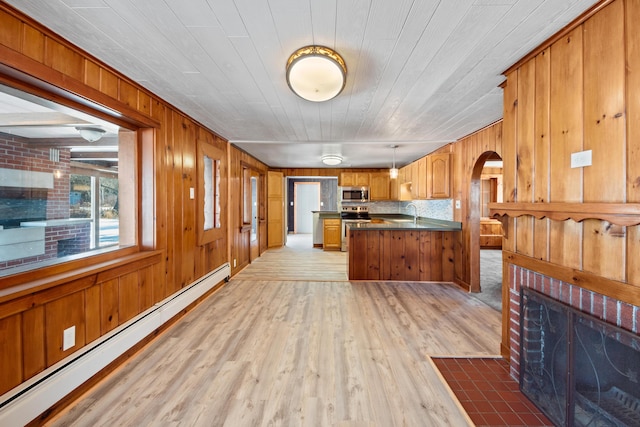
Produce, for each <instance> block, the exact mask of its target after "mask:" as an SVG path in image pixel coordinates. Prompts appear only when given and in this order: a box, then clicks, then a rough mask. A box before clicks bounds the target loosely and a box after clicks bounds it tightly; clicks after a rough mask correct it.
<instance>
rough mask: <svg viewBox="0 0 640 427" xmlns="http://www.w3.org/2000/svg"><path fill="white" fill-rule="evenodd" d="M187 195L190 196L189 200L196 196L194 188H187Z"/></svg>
mask: <svg viewBox="0 0 640 427" xmlns="http://www.w3.org/2000/svg"><path fill="white" fill-rule="evenodd" d="M189 197H190V198H191V200H193V199H195V198H196V189H195V188H193V187H190V188H189Z"/></svg>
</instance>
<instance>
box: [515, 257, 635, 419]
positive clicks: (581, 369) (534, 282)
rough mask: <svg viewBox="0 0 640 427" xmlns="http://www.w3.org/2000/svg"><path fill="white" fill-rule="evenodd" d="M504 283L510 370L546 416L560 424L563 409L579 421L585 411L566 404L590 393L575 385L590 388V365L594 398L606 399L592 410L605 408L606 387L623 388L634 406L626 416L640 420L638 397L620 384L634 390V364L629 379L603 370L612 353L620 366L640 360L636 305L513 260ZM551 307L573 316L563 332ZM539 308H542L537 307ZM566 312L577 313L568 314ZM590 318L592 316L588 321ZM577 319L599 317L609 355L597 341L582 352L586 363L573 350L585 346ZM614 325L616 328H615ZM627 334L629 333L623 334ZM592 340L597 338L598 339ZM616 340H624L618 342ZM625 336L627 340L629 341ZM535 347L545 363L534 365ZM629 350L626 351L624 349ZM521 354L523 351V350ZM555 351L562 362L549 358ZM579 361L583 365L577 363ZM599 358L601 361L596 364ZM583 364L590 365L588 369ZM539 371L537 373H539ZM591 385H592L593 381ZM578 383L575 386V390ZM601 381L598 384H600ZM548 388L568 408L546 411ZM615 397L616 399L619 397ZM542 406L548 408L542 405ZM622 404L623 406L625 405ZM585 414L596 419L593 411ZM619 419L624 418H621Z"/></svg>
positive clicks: (586, 323)
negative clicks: (547, 327)
mask: <svg viewBox="0 0 640 427" xmlns="http://www.w3.org/2000/svg"><path fill="white" fill-rule="evenodd" d="M506 283H508V285H509V348H510V356H511V359H510V371H511V376H512V377H514V378H515V379H519V380H520V381H521V387H523V389H522V390H523V392H525V394H527V391H528V393H529V394H530V395H529V397H530V398H531V399H532V400H533V401H534V402H536V405H537V406H539V407H540V408H541V409H542V410H543V411H545V413H546V415H547V416H550V417H551V416H553V417H555V418H557V419H556V421H555V422H556V423H558V424H560V425H562V424H563V421H562V418H563V415H562V413H564V414H565V415H566V416H567V417H568V419H569V420H572V421H570V422H572V423H574V422H575V424H576V425H583V424H580V423H579V422H578V421H577V419H578V418H579V417H580V416H582V417H583V418H584V417H586V416H585V415H584V413H583V414H582V415H579V413H580V411H581V409H571V410H569V409H568V408H580V405H579V404H577V403H575V402H577V400H576V399H578V400H580V399H582V400H583V401H584V400H585V399H584V397H583V396H584V395H588V394H589V393H586V394H585V393H584V390H579V389H580V387H583V388H584V387H587V388H588V386H585V384H588V383H589V380H585V375H586V376H588V375H589V374H587V373H586V372H587V371H590V369H593V372H597V373H598V374H597V375H596V377H597V378H596V380H597V381H596V382H597V386H598V387H597V390H598V393H597V396H598V397H597V399H594V401H596V402H603V403H602V404H603V405H605V406H604V407H603V406H598V405H594V408H595V407H598V408H599V409H594V411H595V413H599V414H600V413H605V414H606V405H607V403H604V397H603V396H606V393H605V392H604V389H605V388H607V389H608V390H609V392H610V391H611V390H614V391H618V392H619V393H623V394H622V396H623V397H624V399H623V400H625V403H628V404H630V405H631V408H632V409H631V410H630V411H628V412H629V413H630V416H631V417H633V418H631V419H634V423H633V424H632V425H635V422H636V421H640V398H639V397H638V396H632V397H629V396H630V395H627V394H624V392H622V391H620V389H621V388H622V389H626V390H627V391H629V390H633V393H635V390H636V388H637V382H638V380H639V379H638V378H637V375H636V374H635V372H636V370H635V369H636V368H635V367H634V368H633V371H634V374H633V375H630V378H631V380H630V381H627V380H626V379H623V377H622V376H621V377H619V378H612V377H611V376H609V377H608V378H607V375H606V374H605V373H606V371H607V369H608V368H609V364H610V363H611V359H610V356H611V358H612V359H616V358H617V359H618V360H619V362H618V364H619V365H620V366H622V365H625V364H628V363H631V364H632V365H633V366H636V365H637V366H640V362H638V360H640V344H638V343H639V342H640V339H638V329H639V328H640V309H639V308H638V307H636V306H633V305H631V304H628V303H625V302H622V301H619V300H617V299H615V298H612V297H608V296H605V295H601V294H599V293H596V292H592V291H590V290H587V289H584V288H581V287H579V286H575V285H572V284H569V283H566V282H563V281H561V280H558V279H554V278H552V277H548V276H545V275H542V274H540V273H537V272H534V271H531V270H528V269H526V268H523V267H519V266H517V265H513V264H510V266H509V277H508V278H507V281H506ZM531 290H533V291H534V292H533V294H537V295H541V296H540V297H538V299H543V300H545V301H547V302H546V303H544V307H545V308H543V309H541V310H542V311H540V309H539V308H538V307H539V306H538V305H537V303H535V302H534V303H533V304H531V303H530V302H528V301H531V299H532V298H534V300H535V296H534V295H532V292H530V291H531ZM523 307H526V309H525V310H523ZM540 307H542V306H540ZM554 307H555V308H554ZM554 310H555V312H556V313H565V312H566V313H569V314H568V316H572V317H571V319H572V320H571V321H569V322H568V324H569V328H568V329H566V330H564V332H562V331H560V332H559V331H558V330H556V329H561V328H562V327H560V326H557V325H559V324H560V323H562V322H559V321H558V318H562V316H563V315H559V314H558V315H556V316H555V318H554V319H551V318H550V317H549V316H551V314H550V313H552V312H554ZM538 311H540V312H539V313H538ZM570 313H575V314H573V315H571V314H570ZM523 316H524V319H523ZM532 319H533V320H532ZM574 319H575V326H571V325H573V324H574ZM580 319H582V320H580ZM588 319H594V320H591V321H589V320H588ZM552 320H553V321H552ZM579 320H580V322H582V323H581V324H583V325H591V327H593V325H594V324H595V323H596V322H599V323H600V324H601V325H602V326H599V327H597V328H595V329H596V330H600V336H601V337H605V336H607V338H606V340H607V341H611V342H613V344H608V347H609V348H610V349H613V350H610V351H611V352H612V354H611V355H607V354H606V348H604V347H603V348H604V350H605V353H604V354H605V355H606V356H607V357H606V358H602V351H603V348H599V347H598V346H597V345H596V348H595V349H594V350H589V351H592V354H591V356H587V357H586V359H588V360H589V362H590V363H592V365H588V366H586V364H585V362H584V360H586V359H585V357H584V355H582V356H577V354H578V353H575V354H574V351H578V352H579V351H581V350H580V347H581V346H582V347H583V346H584V344H583V343H582V342H580V343H578V340H581V338H580V336H579V335H580V333H578V329H579V328H583V327H581V326H578V324H579ZM521 323H522V324H521ZM543 323H548V324H549V325H551V330H547V331H546V332H545V331H544V330H543V329H544V327H543V326H542V324H543ZM565 328H566V326H565ZM603 330H607V331H609V332H607V333H604V332H602V331H603ZM616 330H617V331H618V332H616ZM521 334H522V340H521ZM541 334H542V336H541ZM575 334H578V335H577V336H576V335H575ZM582 334H583V335H584V336H589V333H586V332H582ZM625 334H626V336H627V338H626V339H623V337H624V336H625ZM554 335H555V336H556V338H555V341H554V340H553V339H551V337H552V336H554ZM596 335H597V333H596ZM629 337H631V338H629ZM536 340H537V341H538V342H539V344H538V345H536ZM601 340H602V345H603V346H604V338H601ZM521 341H522V342H521ZM595 341H598V343H600V341H599V340H595ZM615 341H618V342H620V343H623V344H616V343H615ZM625 341H626V342H625ZM629 342H630V343H631V344H629ZM521 345H522V347H521ZM599 345H600V344H599ZM605 347H606V346H605ZM585 351H586V350H585ZM521 352H524V353H521ZM536 352H537V353H540V355H539V358H540V361H544V364H545V366H542V365H541V366H536V361H537V360H538V359H537V357H538V356H537V353H536ZM627 352H628V353H629V354H626V353H627ZM614 353H615V354H614ZM525 354H526V356H524V355H525ZM550 355H552V356H550ZM558 355H559V356H558ZM556 356H558V358H559V359H563V358H564V359H566V360H565V361H564V364H562V363H560V364H559V362H558V360H554V361H553V362H551V360H552V358H555V357H556ZM599 358H602V361H601V362H598V359H599ZM581 361H582V366H580V363H581ZM607 361H608V362H607ZM620 361H624V363H620ZM600 364H601V365H602V366H600ZM574 365H575V366H574ZM605 365H606V366H605ZM549 366H555V367H556V369H553V368H551V369H550V368H549ZM611 366H613V365H611ZM587 367H589V368H590V369H587ZM625 369H626V368H625ZM521 370H522V372H521ZM535 371H538V372H539V374H536V375H533V377H532V375H531V373H532V372H535ZM625 372H626V371H625ZM537 375H540V376H539V377H537ZM532 378H533V379H532ZM545 378H546V379H545ZM621 379H623V380H621ZM532 381H533V382H532ZM548 381H551V382H552V383H553V385H552V386H549V383H548ZM618 381H620V382H621V383H624V384H622V385H621V388H619V387H617V384H618V383H617V382H618ZM612 384H615V385H616V386H613V387H612ZM565 385H566V390H567V393H566V395H565V394H564V392H562V389H563V388H564V386H565ZM591 385H592V386H593V384H591ZM576 387H577V389H578V391H576ZM600 387H602V389H601V388H600ZM550 388H551V389H553V390H556V391H555V392H554V393H552V395H555V396H556V397H557V396H561V397H562V398H563V399H566V402H567V409H564V410H563V409H560V410H557V408H555V409H554V411H551V412H555V413H548V412H547V409H548V408H550V406H549V405H548V402H549V401H551V400H554V399H550V398H549V396H550V395H549V396H545V395H544V394H545V392H544V390H545V389H546V390H547V391H548V390H549V389H550ZM559 390H560V391H559ZM594 394H595V393H594ZM614 399H620V397H618V396H615V397H614ZM559 400H561V399H559ZM540 402H542V403H540ZM616 403H618V402H617V400H616ZM590 404H591V403H590ZM540 405H542V406H540ZM556 405H559V407H562V406H564V405H562V404H556ZM545 407H546V408H547V409H545ZM600 408H605V409H604V411H603V409H600ZM625 410H627V409H626V407H625ZM563 411H564V412H563ZM574 417H576V420H574ZM587 418H588V419H595V418H596V417H587ZM586 425H591V426H596V425H597V426H600V425H616V426H617V425H618V424H615V423H614V424H607V423H605V424H598V423H595V424H594V423H593V422H590V423H589V424H586ZM620 425H626V424H624V423H623V424H620Z"/></svg>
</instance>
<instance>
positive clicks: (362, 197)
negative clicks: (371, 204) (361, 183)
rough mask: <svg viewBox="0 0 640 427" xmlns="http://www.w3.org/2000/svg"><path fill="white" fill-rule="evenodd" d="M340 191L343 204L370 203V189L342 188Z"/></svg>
mask: <svg viewBox="0 0 640 427" xmlns="http://www.w3.org/2000/svg"><path fill="white" fill-rule="evenodd" d="M338 190H339V191H338V192H339V194H340V201H342V202H368V201H369V187H340V188H339V189H338Z"/></svg>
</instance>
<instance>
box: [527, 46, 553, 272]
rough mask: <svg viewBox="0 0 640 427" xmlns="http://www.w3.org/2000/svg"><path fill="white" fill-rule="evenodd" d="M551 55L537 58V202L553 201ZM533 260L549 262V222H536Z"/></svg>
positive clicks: (541, 55) (535, 187) (548, 53)
mask: <svg viewBox="0 0 640 427" xmlns="http://www.w3.org/2000/svg"><path fill="white" fill-rule="evenodd" d="M550 60H551V55H550V52H549V49H545V50H543V51H542V52H540V54H539V55H538V56H536V58H535V66H536V81H535V94H536V95H535V96H536V99H535V131H534V144H535V145H534V158H535V159H534V168H533V170H532V171H531V172H532V174H533V200H534V201H535V202H542V203H546V202H548V201H549V182H550V180H549V173H550V172H549V167H550V162H551V159H550V153H551V138H550V134H549V96H550V90H551V82H550V79H551V75H550V74H551V62H550ZM533 256H534V257H536V258H538V259H542V260H545V261H548V260H549V220H548V219H546V218H544V219H534V230H533Z"/></svg>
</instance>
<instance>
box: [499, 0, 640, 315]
mask: <svg viewBox="0 0 640 427" xmlns="http://www.w3.org/2000/svg"><path fill="white" fill-rule="evenodd" d="M639 19H640V2H638V1H634V0H615V1H605V2H601V3H600V4H599V5H598V6H597V7H595V8H594V9H593V10H592V11H590V12H588V13H586V14H585V15H584V17H583V18H582V19H581V20H578V21H576V22H575V23H574V24H573V25H572V26H570V27H568V28H567V29H565V30H564V31H563V32H561V33H560V34H558V35H556V36H555V37H553V38H552V39H550V40H549V42H548V43H546V44H545V45H543V46H541V47H540V48H539V49H537V50H536V51H535V52H534V53H533V54H532V55H530V56H529V57H527V58H524V59H523V60H522V61H520V62H519V63H518V64H516V65H515V66H514V67H512V68H511V69H509V70H507V72H506V76H507V82H506V85H505V93H504V96H505V101H504V108H505V109H504V156H503V158H504V162H505V168H504V187H505V201H511V202H520V203H530V204H531V208H532V209H534V208H536V207H537V205H538V206H539V204H540V203H546V202H566V203H572V204H575V206H577V208H574V209H580V206H581V205H582V204H583V203H631V202H633V203H637V202H638V201H639V200H640V138H639V137H638V135H639V133H640V120H639V119H640V117H639V115H640V31H638V29H637V22H640V21H639ZM583 150H591V151H592V162H593V164H592V165H591V166H587V167H584V168H573V169H572V168H571V167H570V164H571V161H570V157H571V153H575V152H579V151H583ZM582 206H584V205H582ZM584 209H586V208H584ZM507 223H508V230H507V233H508V238H507V239H505V245H504V249H505V250H507V251H509V252H513V253H515V254H517V255H518V256H519V257H518V259H523V258H522V257H529V258H532V259H535V260H536V261H542V263H538V266H540V265H542V266H544V268H543V270H544V271H540V272H541V273H543V274H546V275H548V276H551V277H555V276H554V274H553V273H554V268H555V267H557V266H561V267H565V268H568V269H572V270H574V271H580V272H586V273H588V274H589V277H591V279H590V281H592V282H593V283H591V284H589V287H590V288H592V290H595V291H598V292H600V293H603V294H605V295H607V294H608V290H607V289H605V288H606V287H607V283H609V284H611V283H612V282H607V280H609V281H614V282H616V283H622V284H627V285H628V286H634V287H637V286H640V257H638V253H640V230H639V227H638V226H634V227H623V226H619V225H614V224H611V223H609V222H607V221H603V220H599V219H587V220H584V221H582V222H575V221H573V220H566V221H559V220H549V219H535V218H534V217H530V216H529V217H527V216H520V217H518V218H509V219H508V221H507ZM598 278H603V279H606V280H603V284H601V285H598V284H597V283H596V282H597V281H598ZM598 287H600V289H598ZM594 288H595V289H594ZM629 294H637V293H636V292H630V293H629ZM629 299H634V298H632V297H631V296H629V297H628V298H627V299H626V300H625V297H624V296H623V298H622V300H623V301H626V302H629V303H632V304H635V305H638V303H639V301H637V300H636V301H631V300H629Z"/></svg>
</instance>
